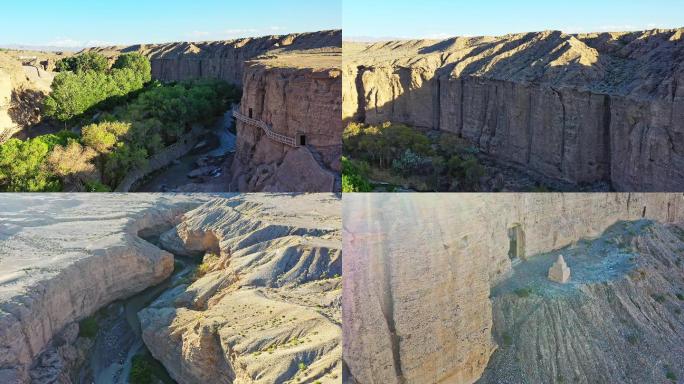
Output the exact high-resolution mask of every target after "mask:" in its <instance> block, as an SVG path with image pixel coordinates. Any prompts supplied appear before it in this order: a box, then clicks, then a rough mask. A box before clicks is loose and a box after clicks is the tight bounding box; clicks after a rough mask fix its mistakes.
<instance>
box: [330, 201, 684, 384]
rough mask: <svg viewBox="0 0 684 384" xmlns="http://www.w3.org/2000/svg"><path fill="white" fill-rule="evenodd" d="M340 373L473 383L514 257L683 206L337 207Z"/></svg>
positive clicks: (674, 217) (490, 345)
mask: <svg viewBox="0 0 684 384" xmlns="http://www.w3.org/2000/svg"><path fill="white" fill-rule="evenodd" d="M343 199H344V204H343V218H344V226H343V228H344V236H343V241H344V244H343V247H344V249H345V257H344V260H343V274H344V276H345V285H344V293H343V322H344V324H345V326H344V329H343V332H344V340H345V346H344V355H345V363H346V365H347V367H348V368H349V371H350V372H351V375H353V377H354V379H355V380H356V381H357V382H358V383H363V384H373V383H402V382H407V383H411V382H459V383H472V382H474V381H476V380H477V379H478V378H479V377H480V375H481V374H482V372H483V370H484V369H485V367H486V366H487V363H488V361H489V357H490V355H491V353H492V352H493V350H494V349H495V348H496V344H495V343H494V342H493V339H492V336H491V330H492V309H491V303H490V300H489V295H490V287H491V286H493V285H494V284H496V283H497V282H498V281H500V280H501V279H503V278H504V277H506V276H507V275H508V274H509V272H510V270H511V261H512V260H511V259H510V258H509V248H510V239H509V235H508V233H509V229H510V228H513V227H516V226H517V227H518V228H520V230H521V231H522V233H523V235H522V236H521V238H522V239H523V240H522V242H523V244H522V246H521V248H520V251H521V252H520V253H519V255H518V257H519V258H520V259H524V258H526V257H530V256H532V255H534V254H537V253H539V252H545V251H549V250H552V249H558V248H562V247H564V246H566V245H568V244H571V243H572V242H574V241H577V240H579V239H581V238H583V237H592V236H597V235H599V234H600V233H601V232H602V231H603V230H605V229H606V228H607V227H608V226H610V225H611V224H613V223H615V222H616V221H618V220H636V219H640V218H647V219H653V220H657V221H660V222H673V221H679V220H683V219H684V197H683V196H682V195H681V194H635V193H623V194H551V193H545V194H352V195H344V196H343Z"/></svg>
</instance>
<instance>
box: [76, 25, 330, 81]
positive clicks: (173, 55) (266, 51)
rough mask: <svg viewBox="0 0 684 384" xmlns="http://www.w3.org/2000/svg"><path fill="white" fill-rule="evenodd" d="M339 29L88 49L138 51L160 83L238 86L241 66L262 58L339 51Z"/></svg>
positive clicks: (116, 52)
mask: <svg viewBox="0 0 684 384" xmlns="http://www.w3.org/2000/svg"><path fill="white" fill-rule="evenodd" d="M341 39H342V32H341V31H339V30H332V31H320V32H309V33H293V34H289V35H273V36H263V37H248V38H242V39H235V40H223V41H208V42H175V43H167V44H138V45H131V46H111V47H96V48H89V49H87V51H95V52H99V53H102V54H104V55H108V56H116V55H118V54H120V53H127V52H140V53H142V54H144V55H145V56H147V57H149V58H150V61H151V63H152V77H153V78H155V79H157V80H160V81H179V80H187V79H199V78H210V79H221V80H225V81H227V82H229V83H232V84H242V79H243V77H244V76H243V75H244V68H245V63H246V62H247V61H249V60H252V59H255V58H257V57H259V56H262V55H279V54H283V53H294V52H304V51H312V50H313V51H316V52H328V51H330V50H331V47H333V48H334V47H336V48H337V49H336V50H338V51H339V47H340V45H341Z"/></svg>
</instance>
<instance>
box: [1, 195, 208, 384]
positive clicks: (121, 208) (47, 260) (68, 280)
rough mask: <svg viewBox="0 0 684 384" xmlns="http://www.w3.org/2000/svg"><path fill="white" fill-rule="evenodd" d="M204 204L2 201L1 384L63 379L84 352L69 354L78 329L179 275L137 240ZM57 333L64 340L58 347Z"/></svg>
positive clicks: (134, 198) (49, 198)
mask: <svg viewBox="0 0 684 384" xmlns="http://www.w3.org/2000/svg"><path fill="white" fill-rule="evenodd" d="M201 201H202V200H201V199H197V198H196V199H195V200H193V199H189V198H186V197H182V196H178V197H161V196H155V195H143V194H137V195H107V194H100V195H97V194H96V195H87V197H86V195H75V194H60V195H49V194H47V195H31V196H19V195H11V194H8V195H4V196H2V197H0V217H2V220H1V221H0V382H2V383H26V382H29V371H30V369H31V367H32V366H33V369H32V370H31V377H32V378H33V380H34V382H46V383H47V382H54V381H53V380H55V378H58V377H60V376H62V375H64V374H65V373H64V371H63V370H62V368H64V369H68V362H65V361H63V360H64V358H65V356H69V355H74V354H78V353H80V352H79V351H81V349H79V348H76V349H73V348H72V346H70V341H73V339H74V337H72V336H73V330H72V331H69V330H68V329H69V327H73V323H74V322H76V321H78V320H80V319H82V318H84V317H86V316H88V315H90V314H92V313H93V312H94V311H96V310H97V309H99V308H101V307H102V306H104V305H106V304H108V303H110V302H112V301H114V300H116V299H121V298H125V297H127V296H130V295H131V294H133V293H136V292H139V291H141V290H143V289H144V288H147V287H148V286H150V285H153V284H156V283H159V282H160V281H162V280H163V279H164V278H166V277H167V276H168V275H169V274H170V273H171V271H172V270H173V255H171V254H170V253H168V252H165V251H162V250H160V249H159V248H157V247H155V246H153V245H152V244H150V243H148V242H146V241H144V240H142V239H141V238H139V237H138V231H139V230H141V229H144V228H148V227H153V226H157V225H167V226H170V225H173V224H174V223H176V222H177V220H178V218H179V215H181V214H182V213H183V212H185V211H187V210H189V209H191V208H192V207H194V206H197V205H198V204H200V202H201ZM76 333H78V327H77V326H76ZM58 334H60V335H62V336H61V337H60V340H62V341H55V336H56V335H58ZM69 335H71V336H69ZM48 347H49V349H50V350H49V351H46V348H48ZM39 355H40V356H41V357H40V359H39V361H36V359H37V357H38V356H39ZM52 363H54V364H52ZM41 380H43V381H41Z"/></svg>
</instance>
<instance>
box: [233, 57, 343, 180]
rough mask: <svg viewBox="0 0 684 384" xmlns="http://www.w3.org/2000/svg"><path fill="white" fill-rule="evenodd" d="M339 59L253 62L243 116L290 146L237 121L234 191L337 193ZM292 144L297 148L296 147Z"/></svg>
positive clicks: (318, 58)
mask: <svg viewBox="0 0 684 384" xmlns="http://www.w3.org/2000/svg"><path fill="white" fill-rule="evenodd" d="M341 60H342V58H341V55H340V54H339V52H338V53H337V54H324V55H320V54H309V55H301V54H300V55H286V56H279V57H274V58H268V59H264V60H257V61H253V62H250V63H249V65H248V68H247V72H246V74H245V79H244V89H243V95H242V101H241V103H240V113H241V114H242V115H243V116H247V117H252V118H254V119H256V120H258V121H262V122H264V123H266V124H267V125H268V127H270V129H271V130H272V132H274V133H276V134H278V135H283V136H285V137H287V138H290V139H291V140H292V143H290V144H287V143H283V142H282V141H278V140H274V139H273V138H272V137H271V136H270V135H269V134H268V133H267V132H266V131H265V130H263V129H262V128H260V127H257V126H255V125H253V124H248V123H246V122H244V121H239V120H238V121H237V143H236V151H235V159H234V161H233V166H232V173H233V185H232V188H231V189H233V190H238V191H296V192H326V191H339V190H340V189H341V184H340V183H341V181H340V177H339V173H340V170H341V163H340V156H341V154H342V121H341V120H340V114H341V94H342V73H341V71H340V69H339V68H340V65H341ZM293 144H294V145H293Z"/></svg>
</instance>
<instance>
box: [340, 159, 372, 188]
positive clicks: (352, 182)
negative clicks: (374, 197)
mask: <svg viewBox="0 0 684 384" xmlns="http://www.w3.org/2000/svg"><path fill="white" fill-rule="evenodd" d="M360 168H361V167H358V166H357V165H355V164H354V163H352V162H351V161H350V160H349V159H347V158H346V157H344V156H343V157H342V192H372V191H373V186H372V185H371V184H370V182H369V181H368V179H367V178H366V175H365V174H364V173H365V172H363V170H362V169H360Z"/></svg>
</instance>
